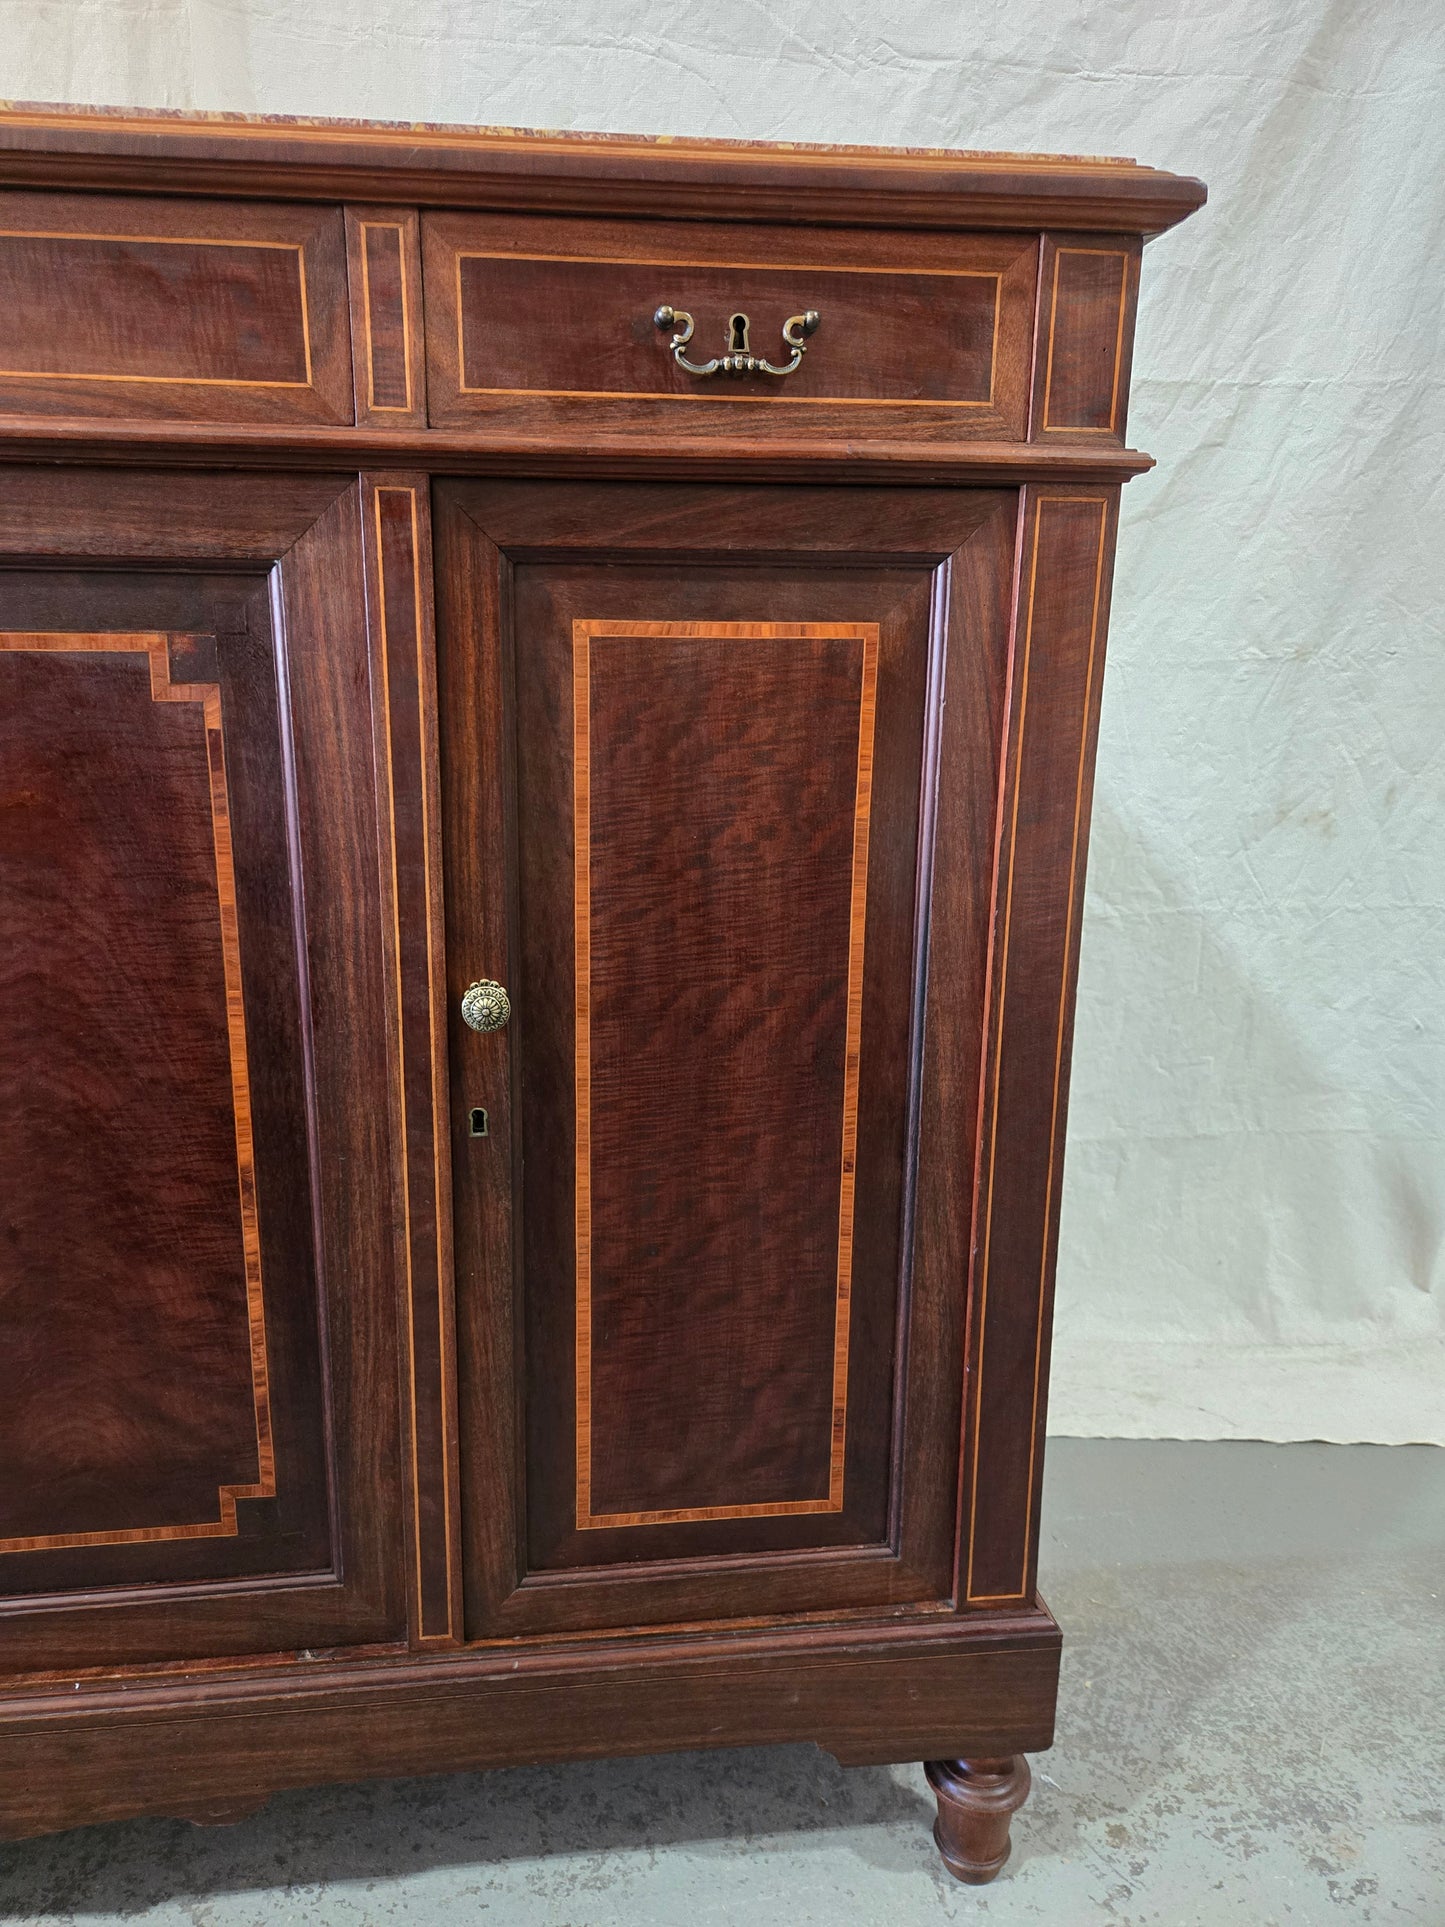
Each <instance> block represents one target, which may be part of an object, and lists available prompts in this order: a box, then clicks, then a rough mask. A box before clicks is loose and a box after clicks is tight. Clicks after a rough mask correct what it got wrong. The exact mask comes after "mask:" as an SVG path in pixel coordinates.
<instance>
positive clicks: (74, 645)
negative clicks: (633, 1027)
mask: <svg viewBox="0 0 1445 1927" xmlns="http://www.w3.org/2000/svg"><path fill="white" fill-rule="evenodd" d="M175 640H177V638H175V637H173V636H170V635H166V634H163V633H142V634H122V633H109V632H105V631H100V632H95V633H89V632H81V631H75V632H71V631H54V632H52V631H40V632H32V631H25V630H10V631H5V632H0V649H5V650H14V651H43V652H46V653H52V654H59V653H66V654H84V655H143V656H145V657H146V658H147V660H148V663H149V667H150V685H151V698H152V700H153V701H154V702H169V703H199V704H200V705H201V708H202V715H203V718H204V723H205V731H206V762H207V775H208V781H209V788H210V802H211V830H212V837H213V842H214V847H215V857H216V898H217V910H218V914H219V921H220V932H221V954H222V958H223V964H224V970H225V988H226V1030H227V1038H228V1042H229V1049H230V1065H231V1099H232V1107H233V1110H234V1114H235V1125H236V1172H237V1185H238V1191H239V1210H240V1228H241V1248H242V1253H243V1257H244V1264H245V1276H246V1306H247V1321H248V1330H249V1336H250V1364H251V1384H252V1398H253V1404H254V1409H255V1419H256V1460H257V1473H256V1478H255V1479H254V1480H253V1481H252V1482H250V1483H249V1484H244V1485H223V1486H221V1487H220V1488H219V1489H218V1495H217V1517H216V1518H215V1519H209V1520H203V1521H199V1522H196V1523H194V1524H186V1525H175V1526H135V1527H120V1528H115V1529H111V1530H107V1531H103V1532H76V1533H42V1534H36V1535H33V1536H31V1537H28V1538H16V1539H0V1552H55V1551H60V1550H63V1549H65V1548H67V1547H72V1546H116V1545H138V1544H145V1543H149V1542H154V1541H158V1540H165V1539H220V1538H232V1537H234V1536H235V1534H236V1531H237V1529H238V1528H237V1517H236V1506H237V1502H238V1501H239V1500H241V1499H271V1498H274V1497H275V1496H276V1453H275V1444H274V1440H273V1436H272V1421H271V1385H270V1367H269V1362H268V1358H267V1350H266V1307H265V1296H264V1290H263V1283H262V1276H261V1232H260V1220H259V1211H258V1203H257V1195H256V1161H255V1148H254V1142H253V1137H252V1124H251V1084H250V1074H249V1069H248V1064H247V1054H246V1014H245V998H244V994H243V987H242V982H241V947H240V926H239V919H238V911H237V903H236V867H235V856H234V852H233V849H232V842H231V808H230V796H229V791H228V787H227V783H226V756H225V741H224V733H223V729H222V721H221V691H220V688H219V686H218V685H217V684H216V683H175V682H172V681H171V669H170V646H171V644H172V642H174V641H175Z"/></svg>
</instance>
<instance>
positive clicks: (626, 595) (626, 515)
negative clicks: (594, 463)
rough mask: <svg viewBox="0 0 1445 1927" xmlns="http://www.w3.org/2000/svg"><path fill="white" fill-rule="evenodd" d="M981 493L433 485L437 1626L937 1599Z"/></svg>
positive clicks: (997, 727)
mask: <svg viewBox="0 0 1445 1927" xmlns="http://www.w3.org/2000/svg"><path fill="white" fill-rule="evenodd" d="M1016 516H1017V497H1016V495H1014V494H1013V493H1010V492H995V493H989V492H984V491H976V492H970V491H927V490H912V491H908V490H904V491H882V490H873V489H863V488H860V489H837V490H826V489H807V488H798V489H783V488H773V487H759V488H743V487H723V486H707V485H689V486H675V487H666V486H635V485H620V484H596V485H584V484H566V483H557V484H545V483H486V484H483V483H461V482H456V483H446V484H442V485H440V486H439V488H438V499H437V543H438V569H439V578H438V579H439V602H438V624H439V650H440V674H439V701H440V710H439V713H440V737H441V751H442V821H443V839H444V855H445V881H446V892H445V894H446V901H447V959H448V990H449V1002H450V1009H451V1012H452V1017H451V1065H452V1111H453V1118H454V1124H455V1129H454V1134H453V1157H454V1167H455V1203H456V1213H455V1237H456V1270H457V1291H458V1299H457V1308H458V1329H459V1333H460V1364H461V1465H462V1499H463V1540H464V1545H463V1552H464V1567H465V1573H466V1581H467V1588H468V1601H469V1605H468V1631H469V1633H470V1635H471V1636H472V1637H482V1638H485V1637H489V1636H499V1635H504V1634H514V1633H517V1632H522V1631H563V1630H568V1629H577V1628H585V1627H612V1626H627V1625H636V1624H641V1623H657V1622H662V1621H688V1620H695V1619H699V1618H712V1619H716V1618H728V1617H752V1616H758V1615H765V1616H771V1615H776V1614H797V1613H808V1612H825V1613H831V1614H836V1613H837V1612H838V1611H839V1610H848V1609H868V1610H874V1611H876V1610H879V1609H900V1610H905V1611H906V1610H909V1609H914V1610H918V1611H924V1612H927V1611H935V1612H937V1611H949V1610H952V1596H953V1589H954V1578H953V1573H954V1553H955V1537H956V1527H957V1506H958V1496H959V1463H958V1440H959V1436H960V1425H961V1400H962V1389H963V1359H964V1344H965V1310H966V1290H967V1274H968V1257H969V1223H970V1212H971V1201H972V1187H973V1171H974V1158H975V1148H976V1146H975V1130H976V1117H977V1107H978V1091H979V1074H980V1054H981V1049H982V1029H983V1010H984V975H985V950H986V942H987V934H988V924H989V902H990V893H991V889H992V881H993V863H994V849H995V836H996V820H997V802H998V787H999V770H1000V760H1001V735H1002V728H1003V716H1004V700H1005V667H1006V661H1007V634H1008V611H1009V604H1010V594H1011V584H1012V578H1013V561H1014V550H1015V531H1016ZM485 978H491V979H496V980H498V981H500V982H502V983H504V984H505V985H506V987H507V989H508V990H509V992H510V998H511V1006H512V1016H511V1021H510V1024H509V1025H508V1026H507V1027H506V1028H505V1029H500V1030H496V1031H493V1032H491V1033H479V1032H476V1031H473V1030H471V1029H468V1028H467V1026H466V1025H465V1023H464V1022H463V1021H462V1019H461V1016H460V1014H459V1013H460V1003H461V998H462V995H463V993H464V992H465V990H466V989H467V987H468V984H469V982H471V981H472V980H474V979H485ZM483 1114H484V1117H483ZM483 1126H485V1132H486V1135H485V1136H482V1135H475V1134H474V1133H477V1132H480V1131H481V1130H482V1129H483Z"/></svg>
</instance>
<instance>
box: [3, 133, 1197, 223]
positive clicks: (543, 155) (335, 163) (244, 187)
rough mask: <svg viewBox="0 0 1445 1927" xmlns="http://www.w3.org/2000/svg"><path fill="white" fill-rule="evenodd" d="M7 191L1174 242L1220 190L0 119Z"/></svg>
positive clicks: (963, 171)
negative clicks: (1075, 234) (1044, 230)
mask: <svg viewBox="0 0 1445 1927" xmlns="http://www.w3.org/2000/svg"><path fill="white" fill-rule="evenodd" d="M0 181H7V182H13V183H24V184H27V185H34V184H40V183H49V184H53V185H65V186H72V187H99V188H112V189H115V188H121V187H125V188H138V189H145V188H150V189H152V190H156V191H161V192H167V193H187V192H194V193H200V192H206V193H218V192H219V193H229V194H237V195H247V196H264V195H281V196H283V197H288V198H291V199H335V200H361V201H411V202H416V203H418V204H425V205H429V206H438V207H446V206H462V207H466V206H471V207H492V208H535V209H541V210H551V211H554V212H575V213H582V212H588V213H590V212H597V211H602V210H609V209H610V210H612V211H615V212H619V213H636V214H638V215H642V216H648V217H652V218H658V217H660V216H662V215H666V214H680V215H683V216H687V217H690V218H693V219H700V220H717V221H728V220H734V221H735V220H738V219H743V218H746V219H748V220H771V221H781V222H789V223H802V224H807V223H810V222H837V223H846V224H859V223H862V224H873V225H887V226H899V227H937V228H953V227H1019V226H1025V227H1050V226H1053V227H1066V228H1073V229H1113V230H1117V231H1121V232H1129V233H1139V234H1158V233H1162V232H1163V231H1164V230H1165V229H1167V228H1170V227H1172V226H1174V225H1175V223H1176V222H1178V221H1181V220H1183V219H1184V218H1185V217H1186V216H1187V215H1189V214H1191V213H1193V211H1194V210H1195V209H1196V208H1198V207H1200V206H1201V205H1202V204H1203V202H1204V200H1205V188H1204V185H1203V183H1202V182H1200V181H1197V180H1194V179H1191V178H1189V177H1188V176H1183V175H1176V174H1170V173H1168V172H1165V171H1163V170H1161V169H1157V168H1152V167H1145V166H1141V165H1140V164H1139V163H1137V162H1135V161H1129V160H1110V159H1099V158H1097V157H1084V156H1076V157H1072V158H1071V157H1068V156H1058V155H1019V154H998V153H975V154H970V153H966V152H955V151H948V150H928V149H906V148H866V147H864V148H859V147H808V146H805V145H799V144H781V143H780V144H770V143H766V142H732V141H716V140H713V141H707V140H686V139H669V138H666V137H658V138H653V139H645V138H639V137H637V136H634V135H621V134H610V135H609V134H580V133H564V134H557V133H541V132H529V131H526V130H521V129H512V128H465V127H441V126H415V125H412V126H408V125H402V124H398V123H395V122H391V123H387V122H365V121H362V122H355V121H352V122H347V121H337V120H310V121H302V120H286V119H282V118H280V117H265V118H261V117H254V118H248V117H245V116H241V115H214V116H206V115H196V114H175V113H165V112H157V113H145V112H137V111H135V110H132V109H110V110H105V109H101V110H96V109H74V108H70V109H67V108H65V107H62V106H53V105H47V104H45V103H24V102H12V103H8V104H6V105H5V106H4V107H3V109H0Z"/></svg>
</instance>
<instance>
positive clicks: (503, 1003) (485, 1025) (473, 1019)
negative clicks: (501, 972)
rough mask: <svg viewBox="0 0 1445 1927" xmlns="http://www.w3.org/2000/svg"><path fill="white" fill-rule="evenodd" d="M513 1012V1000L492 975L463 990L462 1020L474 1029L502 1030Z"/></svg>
mask: <svg viewBox="0 0 1445 1927" xmlns="http://www.w3.org/2000/svg"><path fill="white" fill-rule="evenodd" d="M511 1014H512V1000H511V998H510V997H509V996H508V995H507V993H506V991H505V990H504V989H503V988H502V986H501V985H500V984H498V983H493V981H492V979H491V978H490V977H481V978H479V979H478V980H477V982H476V983H474V984H468V985H467V987H466V989H465V990H464V991H463V992H462V1022H463V1023H464V1024H469V1025H470V1026H471V1028H472V1029H473V1030H501V1029H502V1028H503V1027H504V1025H505V1024H506V1022H507V1020H508V1019H509V1018H510V1016H511Z"/></svg>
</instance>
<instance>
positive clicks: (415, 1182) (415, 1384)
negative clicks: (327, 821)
mask: <svg viewBox="0 0 1445 1927" xmlns="http://www.w3.org/2000/svg"><path fill="white" fill-rule="evenodd" d="M366 492H367V506H368V522H367V542H368V551H369V561H370V567H371V572H372V580H373V583H374V586H375V599H374V601H373V603H372V608H373V610H374V616H373V625H372V660H373V674H374V681H375V684H376V687H377V690H378V694H379V701H378V704H377V732H378V739H379V740H378V749H377V764H378V780H379V782H380V785H381V789H382V799H383V810H382V813H381V819H380V827H381V849H382V884H383V890H384V892H385V896H386V900H387V904H388V921H389V929H388V937H389V946H388V948H389V953H390V955H389V962H390V976H391V984H390V1002H391V1035H392V1040H393V1042H392V1049H393V1052H394V1059H395V1072H396V1093H397V1095H396V1119H397V1137H398V1141H399V1145H400V1153H401V1155H400V1159H399V1168H398V1180H399V1190H400V1198H399V1204H400V1212H399V1223H398V1244H399V1253H398V1262H399V1268H400V1272H401V1276H402V1279H403V1282H404V1285H405V1305H406V1316H405V1321H404V1323H405V1343H406V1347H407V1354H408V1371H407V1376H406V1382H405V1386H404V1397H405V1405H406V1411H407V1414H408V1425H409V1433H410V1438H409V1446H410V1457H411V1468H410V1485H411V1530H412V1550H413V1600H412V1613H413V1627H414V1635H415V1637H416V1638H417V1639H418V1640H431V1639H444V1640H445V1639H450V1638H451V1637H452V1634H453V1629H454V1625H455V1623H456V1621H457V1618H458V1616H459V1593H458V1587H459V1584H460V1570H459V1563H458V1561H457V1558H456V1545H455V1539H456V1530H457V1507H456V1500H455V1493H456V1487H457V1463H456V1454H457V1417H456V1374H455V1363H454V1345H455V1331H454V1319H455V1311H454V1297H453V1290H452V1243H451V1219H450V1211H449V1208H448V1207H449V1201H450V1191H451V1157H450V1150H451V1146H450V1121H449V1117H448V1109H447V1094H446V1070H447V1066H446V980H445V963H444V951H443V943H444V932H443V928H442V905H441V871H440V849H439V844H438V832H437V826H438V820H439V816H438V811H439V804H438V796H437V769H436V691H435V686H434V639H433V632H432V621H431V606H430V605H431V597H430V576H431V569H430V560H431V545H430V540H429V527H428V520H429V518H428V515H427V495H426V485H425V477H421V476H415V475H412V476H406V475H397V476H387V475H373V476H370V477H368V480H367V489H366Z"/></svg>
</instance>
